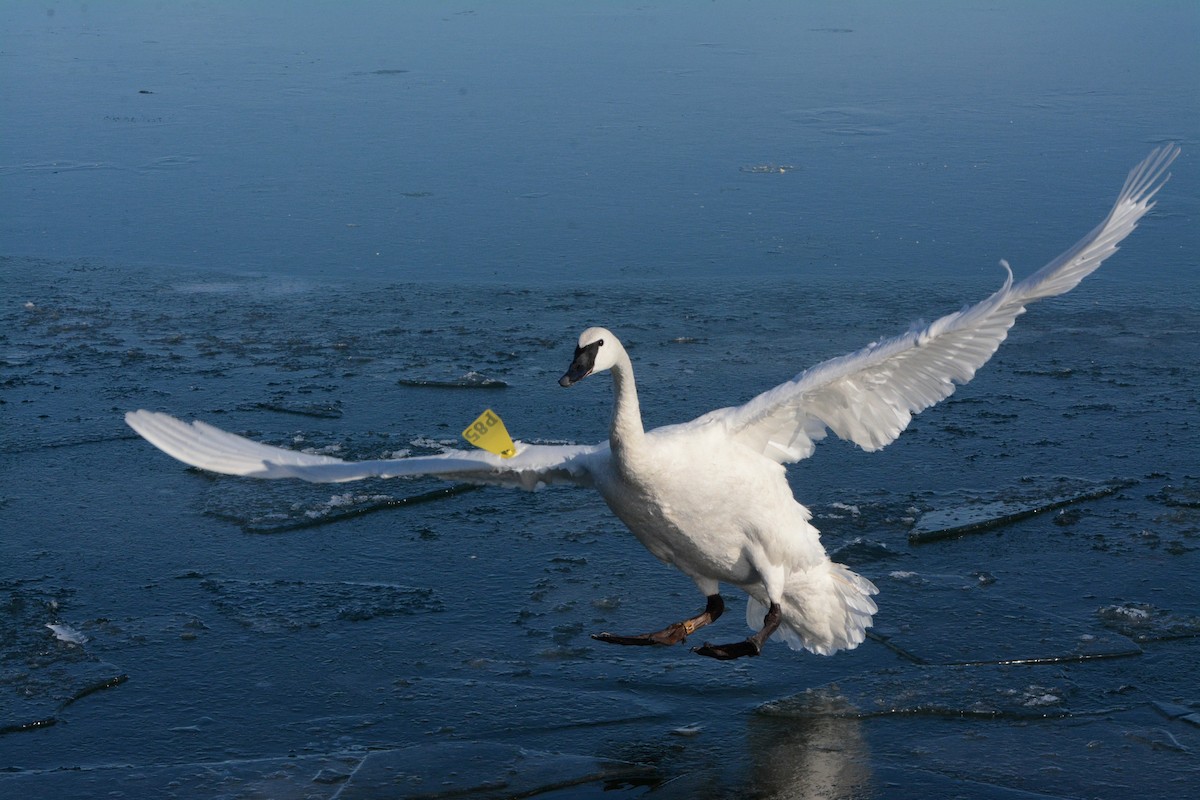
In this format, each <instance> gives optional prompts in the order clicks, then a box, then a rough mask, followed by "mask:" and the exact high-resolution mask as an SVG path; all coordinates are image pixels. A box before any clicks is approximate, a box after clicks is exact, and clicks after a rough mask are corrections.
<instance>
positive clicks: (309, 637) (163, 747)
mask: <svg viewBox="0 0 1200 800" xmlns="http://www.w3.org/2000/svg"><path fill="white" fill-rule="evenodd" d="M801 5H802V4H785V3H775V4H773V3H755V4H737V5H731V4H724V3H718V4H712V5H711V6H705V7H704V9H702V10H701V9H699V7H693V6H691V5H688V4H682V3H676V4H657V3H651V4H644V5H636V6H635V5H633V4H630V5H622V4H613V5H606V6H602V7H599V8H590V9H589V10H586V11H585V10H583V7H582V6H581V7H579V8H576V7H575V6H569V7H566V6H560V5H557V4H550V3H519V4H508V5H504V6H497V5H490V4H481V5H477V6H472V5H467V4H463V5H453V4H436V5H435V4H397V5H392V4H356V5H354V6H352V7H350V8H349V9H343V8H340V7H336V6H333V5H330V6H315V7H307V8H304V9H303V10H297V9H295V8H293V7H292V6H290V5H282V4H269V3H259V4H246V5H237V6H234V5H231V4H213V5H206V4H194V5H189V6H187V7H186V8H185V7H182V6H180V7H176V6H170V5H168V6H166V7H165V8H163V7H159V6H155V5H152V4H148V3H147V4H136V3H131V4H121V5H120V6H119V7H117V8H101V7H96V6H95V5H89V6H88V7H86V8H81V7H78V6H69V7H66V6H64V7H56V8H52V9H49V10H48V9H47V7H46V6H45V5H43V4H37V5H35V4H25V3H12V4H6V5H5V6H4V7H3V9H0V31H3V33H0V45H2V48H0V59H2V60H0V63H2V64H3V68H2V69H0V100H2V102H3V104H4V107H5V108H6V118H7V119H9V120H10V124H9V125H8V126H6V134H5V137H4V140H3V142H0V154H2V155H0V419H2V423H0V527H2V528H3V530H4V534H3V536H0V795H3V796H13V797H22V796H28V797H61V798H85V797H101V796H104V797H111V796H129V797H145V796H164V797H165V796H177V797H246V798H251V797H311V798H333V797H338V798H342V799H343V800H346V798H357V797H371V796H379V795H380V794H384V795H387V796H422V795H424V796H433V795H438V794H450V793H460V794H461V795H463V796H468V797H511V796H539V797H563V798H566V797H593V796H594V797H599V796H601V794H602V793H603V794H604V796H607V797H613V796H631V797H640V796H647V797H664V798H675V797H680V798H691V797H714V798H719V797H734V796H737V797H781V798H782V797H847V798H848V797H879V798H897V797H899V798H904V797H912V798H918V797H933V796H956V795H958V796H969V797H983V798H1017V797H1030V796H1039V797H1064V798H1075V797H1099V798H1124V797H1128V796H1131V793H1134V792H1136V793H1137V794H1139V795H1145V796H1164V797H1166V796H1184V795H1185V794H1186V793H1187V792H1188V791H1193V789H1192V787H1195V786H1196V785H1197V782H1198V781H1200V756H1198V755H1197V753H1200V683H1198V682H1197V679H1196V675H1195V668H1194V665H1195V664H1196V662H1197V659H1200V590H1198V589H1197V584H1196V580H1195V576H1196V574H1197V568H1198V567H1200V471H1198V469H1197V466H1196V453H1198V452H1200V430H1198V428H1197V416H1196V414H1197V411H1196V410H1197V407H1198V405H1197V404H1198V398H1200V366H1198V365H1200V357H1198V356H1200V347H1198V346H1197V341H1198V338H1197V337H1198V335H1200V281H1197V277H1196V276H1197V273H1196V267H1197V264H1196V261H1197V252H1198V247H1197V233H1196V231H1197V230H1200V227H1198V226H1197V219H1196V218H1197V212H1198V210H1200V202H1198V199H1200V192H1198V191H1197V188H1196V187H1198V186H1200V170H1197V168H1196V163H1197V161H1196V153H1197V152H1200V106H1198V104H1197V103H1196V102H1195V101H1196V94H1195V88H1194V76H1195V74H1197V71H1198V69H1200V63H1198V61H1200V56H1198V55H1197V53H1196V50H1195V47H1194V44H1195V42H1196V40H1197V37H1198V36H1200V23H1198V19H1197V17H1198V14H1200V12H1198V11H1197V10H1195V9H1193V8H1190V7H1189V6H1188V5H1187V4H1180V5H1177V6H1169V5H1162V6H1158V7H1156V8H1154V9H1152V10H1150V11H1145V10H1141V9H1134V8H1128V9H1126V8H1118V7H1116V6H1112V7H1108V6H1106V7H1104V9H1103V11H1102V12H1099V13H1084V9H1085V8H1088V7H1090V6H1089V5H1088V4H1073V3H1064V4H1055V5H1053V6H1048V7H1041V6H1037V7H1028V8H1026V7H1023V8H1022V13H1021V14H1019V15H1018V14H1013V13H1010V12H1008V11H1005V10H1004V9H1002V8H1001V9H991V8H987V7H985V6H983V5H965V4H964V5H959V4H955V5H946V4H936V3H929V4H919V5H911V6H905V8H904V10H903V11H901V10H898V9H897V10H889V9H887V8H885V7H879V6H871V5H867V6H858V7H843V6H839V5H829V6H827V7H817V8H807V9H806V8H802V7H801ZM1080 48H1083V49H1085V50H1088V51H1090V52H1104V53H1107V54H1109V57H1106V58H1104V59H1091V58H1088V59H1082V58H1077V57H1076V55H1075V54H1076V53H1078V52H1080ZM1164 141H1178V142H1180V144H1181V145H1182V147H1183V154H1182V156H1181V157H1180V159H1179V160H1178V161H1177V162H1176V164H1175V166H1174V168H1173V172H1174V178H1173V179H1172V181H1171V183H1169V184H1168V185H1167V187H1166V188H1165V189H1164V190H1163V192H1162V194H1161V195H1160V204H1159V206H1158V208H1156V209H1155V210H1154V211H1153V212H1151V214H1150V215H1148V216H1147V218H1146V219H1145V221H1144V222H1143V224H1142V226H1141V227H1140V228H1139V229H1138V230H1137V231H1136V232H1135V233H1134V234H1133V235H1132V236H1131V237H1130V238H1129V239H1128V240H1127V242H1126V243H1125V245H1124V246H1123V247H1122V249H1121V252H1119V253H1118V254H1117V255H1115V256H1113V258H1112V259H1111V260H1110V261H1109V262H1107V263H1106V264H1105V265H1104V267H1102V268H1101V270H1100V272H1099V273H1097V274H1096V275H1095V276H1093V277H1091V278H1089V279H1088V280H1087V281H1085V282H1084V283H1083V284H1082V285H1081V286H1080V287H1079V288H1078V289H1076V290H1075V291H1074V292H1073V293H1071V294H1069V295H1067V296H1066V297H1063V298H1059V299H1056V300H1052V301H1048V302H1045V303H1041V304H1038V305H1036V306H1034V307H1033V308H1032V309H1031V310H1030V312H1029V313H1028V314H1026V315H1025V316H1023V317H1021V318H1020V319H1019V320H1018V322H1017V325H1016V327H1015V328H1014V330H1013V333H1012V335H1011V336H1010V339H1009V341H1008V342H1006V343H1005V344H1004V345H1003V346H1002V347H1001V349H1000V351H999V352H998V354H997V355H996V357H995V358H994V359H993V361H992V362H991V363H989V364H988V366H987V367H985V368H984V369H983V370H981V372H980V374H979V375H978V376H977V377H976V379H975V380H974V381H972V382H971V383H970V384H969V385H967V386H966V387H963V388H962V389H960V390H959V392H958V393H957V394H956V395H955V396H954V397H952V398H951V399H950V400H949V401H947V402H945V403H943V404H941V405H940V406H938V407H936V408H934V409H931V410H929V411H927V412H925V413H924V414H923V415H921V416H919V417H918V418H917V419H916V420H915V421H914V422H913V424H912V426H911V427H910V428H909V430H908V431H907V432H906V433H905V434H904V435H903V436H901V438H900V439H899V440H898V441H897V442H896V443H895V444H893V445H891V446H889V447H888V448H886V449H885V450H883V451H881V452H879V453H874V454H868V453H864V452H861V451H859V450H857V449H855V448H853V447H850V446H847V445H846V444H844V443H841V442H836V441H827V442H825V443H823V444H821V445H820V446H819V447H818V450H817V453H816V455H815V456H814V457H813V458H811V459H809V460H808V461H805V462H802V463H800V464H798V465H795V466H793V467H792V468H791V469H790V473H789V474H790V476H791V480H792V483H793V486H794V488H795V489H796V492H797V496H798V497H799V498H800V499H801V501H803V502H805V503H806V504H807V505H809V506H810V508H812V509H813V511H814V513H815V516H816V523H817V525H818V527H819V528H820V529H821V531H822V536H823V541H824V543H825V545H826V547H827V548H828V549H829V550H830V552H831V553H833V554H834V556H835V558H836V559H838V560H841V561H844V562H845V563H847V564H849V565H851V566H852V567H853V568H854V569H856V570H857V571H859V572H861V573H863V574H864V575H866V576H867V577H869V578H870V579H871V580H872V581H874V582H875V583H876V584H877V585H878V586H879V588H880V590H881V591H880V595H879V597H878V598H877V600H878V601H879V606H880V613H879V615H878V616H877V617H876V627H875V628H874V629H873V631H872V637H871V638H870V639H869V640H868V641H867V642H866V643H864V644H863V645H862V646H861V647H860V648H858V649H857V650H854V651H852V652H849V653H842V654H839V655H837V656H834V657H832V658H823V657H819V656H813V655H809V654H800V653H793V652H791V651H788V650H787V649H786V648H785V647H784V646H782V645H778V644H774V643H773V644H772V645H770V646H768V648H767V649H766V650H765V651H764V654H763V656H762V657H760V658H757V659H747V660H742V661H739V662H732V663H721V662H715V661H711V660H708V659H702V658H699V657H697V656H694V655H693V654H691V653H689V652H688V651H687V649H686V648H683V647H679V648H669V649H668V648H664V649H651V648H633V649H632V651H631V649H622V648H614V647H610V646H605V645H603V644H600V643H597V642H593V641H592V640H590V639H589V634H590V633H592V632H596V631H600V630H618V631H635V630H643V629H646V630H648V629H650V628H652V627H656V626H658V625H661V624H662V623H664V622H666V621H668V620H671V619H676V618H678V615H680V614H682V613H685V612H686V613H691V612H693V611H695V610H696V609H697V608H698V607H699V606H700V605H701V598H700V597H699V595H698V594H697V593H696V591H695V589H694V586H693V585H692V583H691V581H690V580H689V579H687V578H686V577H684V576H682V575H681V574H679V573H676V572H674V571H671V570H669V569H667V568H666V567H664V566H663V565H661V564H660V563H658V562H657V561H655V560H654V559H653V557H652V556H650V555H649V554H648V553H646V552H645V551H644V550H643V549H642V548H641V547H640V545H638V544H637V542H636V541H635V540H634V539H633V537H632V536H630V535H629V534H628V532H627V531H626V530H625V529H624V528H623V526H621V525H620V523H619V522H617V521H616V520H615V519H614V518H613V517H612V516H611V515H610V514H609V512H608V511H607V509H606V508H605V507H604V506H603V503H602V501H601V500H600V499H599V498H598V497H597V496H595V495H594V494H592V493H589V492H584V491H578V490H565V489H563V490H559V489H553V490H547V491H543V492H539V493H536V494H532V495H531V494H524V493H518V492H511V491H504V490H500V489H493V488H487V489H463V488H461V487H454V486H452V485H449V484H443V483H438V482H435V481H426V480H422V481H404V482H401V481H390V482H389V481H369V482H362V483H355V484H345V485H340V486H313V485H301V484H297V483H292V482H256V481H248V480H243V479H237V478H227V477H217V476H212V475H208V474H204V473H200V472H198V471H195V470H190V469H187V468H185V467H183V466H182V465H181V464H178V463H177V462H174V461H172V460H170V459H169V458H168V457H166V456H164V455H162V454H161V453H159V452H158V451H156V450H154V449H153V448H152V447H151V446H150V445H148V444H146V443H145V442H143V441H142V440H140V439H138V438H137V437H136V436H134V435H133V434H132V433H131V432H130V431H129V430H128V429H127V428H126V427H125V426H124V424H123V422H122V420H121V416H122V414H123V413H124V412H125V411H127V410H130V409H134V408H143V407H144V408H153V409H159V410H165V411H168V412H170V413H173V414H176V415H178V416H181V417H183V418H185V419H190V418H202V419H205V420H208V421H210V422H212V423H214V424H218V425H220V426H221V427H223V428H226V429H229V430H232V431H236V432H239V433H243V434H246V435H250V436H252V437H253V438H256V439H260V440H263V441H267V442H270V443H273V444H278V445H283V446H287V447H294V448H304V449H312V450H314V451H318V452H327V453H332V454H335V455H337V456H339V457H344V458H378V457H381V456H386V455H403V454H406V453H412V454H419V453H426V452H435V451H436V450H437V449H438V448H440V447H442V446H445V445H448V444H449V445H455V446H457V443H456V441H455V440H456V439H457V436H458V432H459V431H460V430H462V428H463V427H464V426H465V425H466V424H467V423H468V422H470V421H471V420H472V419H474V418H475V416H476V415H478V414H479V412H480V411H482V410H483V409H484V408H487V407H491V408H494V409H496V411H498V412H499V413H500V414H501V415H502V416H503V417H504V419H505V422H506V423H507V425H508V428H509V430H510V431H512V432H513V434H514V436H516V437H518V438H521V439H524V440H527V441H540V442H593V441H597V440H599V439H601V438H602V437H603V436H604V435H605V434H606V429H607V422H608V414H609V408H610V402H611V395H610V392H609V389H608V387H607V381H604V382H597V383H595V384H589V385H585V386H583V387H579V388H577V389H575V390H573V391H571V392H564V391H562V390H561V389H560V388H559V387H558V386H556V385H555V383H556V381H557V378H558V376H559V375H560V374H561V373H562V371H563V369H565V367H566V366H567V363H568V362H569V360H570V356H571V352H572V350H573V347H574V341H575V337H576V335H577V334H578V332H579V330H580V329H582V328H583V327H585V326H587V325H591V324H603V325H605V326H607V327H610V328H612V329H613V330H614V331H616V332H617V333H618V334H619V335H621V337H622V339H623V341H625V342H626V344H627V346H628V347H629V350H630V354H631V356H632V357H633V359H634V362H635V364H636V368H637V370H638V377H639V381H640V385H639V388H640V390H641V393H642V407H643V411H644V414H645V416H646V421H647V424H648V425H660V424H667V423H670V422H676V421H682V420H687V419H690V418H692V417H695V416H697V415H699V414H700V413H703V412H705V411H707V410H710V409H712V408H716V407H720V406H726V405H730V404H732V403H737V402H742V401H743V400H745V399H748V398H749V397H750V396H752V395H753V394H755V393H757V392H758V391H761V390H762V389H765V388H769V387H770V386H773V385H775V384H777V383H779V382H780V381H782V380H785V379H787V378H790V377H791V376H792V375H794V374H795V373H796V372H799V371H800V370H802V369H803V368H805V367H807V366H810V365H812V364H814V363H816V362H818V361H820V360H822V359H824V358H827V357H830V356H834V355H839V354H842V353H845V352H849V351H850V350H852V349H856V348H858V347H860V346H862V345H863V344H865V343H867V342H869V341H871V340H873V339H876V338H878V337H881V336H887V335H891V334H893V333H897V332H899V331H901V330H903V329H905V328H906V327H907V326H908V324H909V323H910V322H912V321H913V320H916V319H918V318H925V319H930V318H932V317H934V316H936V315H939V314H941V313H944V312H947V311H950V310H953V309H955V308H958V307H959V306H961V305H962V304H963V303H965V302H969V301H974V300H977V299H981V298H982V297H984V296H985V295H986V294H987V293H989V292H990V291H992V290H993V289H994V288H996V287H997V286H998V285H999V284H1000V282H1001V279H1002V277H1003V275H1002V271H1001V270H1000V268H999V267H997V266H996V262H997V260H998V259H1000V258H1008V259H1009V260H1010V261H1012V263H1013V265H1014V269H1015V270H1016V272H1017V274H1018V277H1019V276H1022V275H1026V274H1028V273H1029V272H1031V271H1032V270H1033V269H1036V268H1037V267H1038V266H1040V265H1041V264H1042V263H1044V262H1045V261H1046V260H1047V259H1049V258H1050V257H1052V256H1054V255H1056V254H1057V253H1059V252H1060V251H1061V250H1063V249H1065V248H1066V247H1067V246H1069V245H1070V244H1071V243H1072V242H1074V241H1075V240H1076V239H1078V238H1079V237H1080V236H1082V235H1083V234H1084V233H1086V232H1087V231H1088V230H1090V229H1091V228H1092V226H1093V225H1095V223H1096V222H1098V221H1099V220H1100V218H1101V217H1102V216H1103V214H1104V213H1105V212H1106V210H1107V209H1108V207H1109V204H1110V203H1111V201H1112V199H1113V198H1114V197H1115V195H1116V192H1117V190H1118V189H1119V187H1120V185H1121V182H1122V180H1123V179H1124V176H1125V172H1126V171H1127V170H1128V169H1129V167H1131V166H1133V164H1134V163H1136V162H1137V161H1138V160H1139V159H1140V158H1141V157H1142V156H1144V155H1145V154H1146V153H1147V152H1148V151H1149V150H1150V149H1151V148H1152V147H1153V146H1154V145H1156V144H1158V143H1161V142H1164ZM726 597H727V600H728V602H729V604H730V610H729V613H728V614H727V615H726V617H725V618H723V619H722V620H721V621H720V622H719V623H718V625H719V626H720V627H719V628H717V629H715V630H716V631H719V633H714V634H713V637H714V638H717V639H719V638H720V637H721V636H726V637H728V638H729V639H733V638H736V637H738V636H741V635H742V629H743V627H744V625H743V623H742V617H743V614H742V608H741V603H742V602H744V598H742V597H740V596H737V595H735V594H734V593H733V592H730V593H729V594H727V596H726ZM694 643H697V642H693V644H694ZM456 796H457V795H456Z"/></svg>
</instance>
